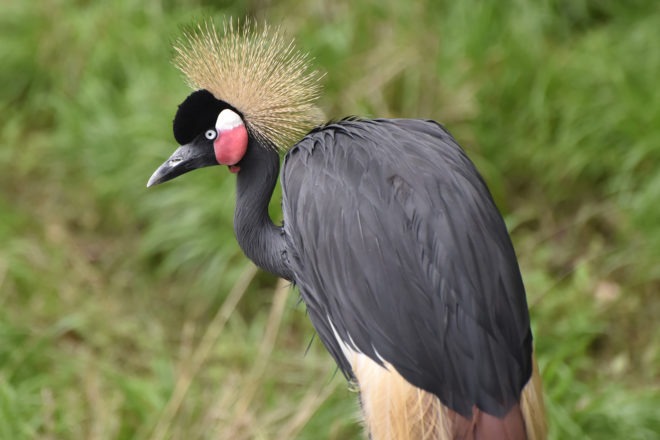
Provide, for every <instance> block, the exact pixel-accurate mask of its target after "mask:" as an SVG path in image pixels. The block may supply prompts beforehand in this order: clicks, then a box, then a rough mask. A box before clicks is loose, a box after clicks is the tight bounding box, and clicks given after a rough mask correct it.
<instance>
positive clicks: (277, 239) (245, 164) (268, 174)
mask: <svg viewBox="0 0 660 440" xmlns="http://www.w3.org/2000/svg"><path fill="white" fill-rule="evenodd" d="M279 168H280V162H279V156H278V154H277V152H275V151H273V150H271V149H268V148H265V147H263V146H262V145H260V144H258V143H257V142H256V141H254V140H251V141H250V146H249V147H248V151H247V154H246V155H245V157H244V158H243V160H242V161H241V170H240V171H239V172H238V175H237V182H236V211H235V212H234V231H235V233H236V238H237V240H238V244H239V245H240V246H241V249H243V252H244V253H245V255H247V257H248V258H249V259H250V260H252V261H253V262H254V263H255V264H256V265H257V266H259V267H261V268H262V269H264V270H266V271H268V272H270V273H273V274H275V275H277V276H279V277H282V278H285V279H288V280H291V279H292V274H291V271H290V269H289V268H288V267H287V266H286V264H285V263H284V253H285V251H286V242H285V239H284V235H283V231H282V228H281V227H280V226H276V225H275V224H273V222H272V220H271V219H270V216H269V215H268V202H269V201H270V198H271V196H272V195H273V190H274V189H275V184H276V183H277V175H278V172H279Z"/></svg>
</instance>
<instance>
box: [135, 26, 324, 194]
mask: <svg viewBox="0 0 660 440" xmlns="http://www.w3.org/2000/svg"><path fill="white" fill-rule="evenodd" d="M174 49H175V51H176V57H175V59H174V63H175V65H176V66H177V67H178V68H179V70H181V72H182V73H183V74H184V75H185V77H186V79H187V82H188V84H189V85H190V86H191V87H192V88H193V89H195V91H194V92H193V93H192V94H190V95H189V96H188V97H187V98H186V99H185V100H184V101H183V102H182V103H181V105H179V108H178V110H177V112H176V115H175V117H174V123H173V128H174V138H175V139H176V141H177V142H178V143H179V144H180V147H179V148H177V149H176V151H175V152H174V153H173V154H172V155H171V156H170V158H169V159H168V160H166V161H165V162H164V163H163V164H162V165H161V166H160V167H159V168H158V169H157V170H156V171H155V172H154V174H153V175H152V176H151V178H150V179H149V182H148V183H147V186H148V187H149V186H153V185H156V184H159V183H162V182H166V181H168V180H171V179H173V178H175V177H178V176H180V175H181V174H184V173H186V172H188V171H192V170H194V169H197V168H202V167H207V166H211V165H227V166H228V167H229V170H230V171H231V172H234V173H237V172H240V169H241V166H243V163H242V161H243V159H244V158H245V157H246V156H247V153H248V149H250V148H261V149H265V150H268V149H270V150H274V151H277V150H279V151H284V150H286V149H287V148H289V147H290V146H291V145H293V144H294V143H295V142H296V141H298V140H299V139H300V138H301V137H302V136H303V135H304V134H305V133H306V132H307V131H309V130H310V129H311V128H312V127H314V126H315V125H318V124H319V123H320V122H321V120H322V113H321V112H320V110H319V109H318V107H316V106H315V105H314V101H315V100H316V98H317V97H318V95H319V92H320V85H319V80H320V75H319V74H318V72H316V71H312V70H311V69H310V67H309V65H310V62H309V58H308V56H307V55H306V54H304V53H301V52H298V51H296V50H295V48H294V46H293V43H292V42H290V41H287V40H286V39H285V38H284V37H283V36H282V34H281V32H280V31H279V30H277V29H275V30H271V29H270V28H269V27H268V26H263V27H262V29H258V28H257V26H255V25H252V24H251V23H250V22H247V21H246V22H244V23H242V24H241V23H238V24H237V25H236V26H234V25H233V23H232V22H231V21H229V22H228V23H226V24H225V25H224V26H223V31H222V33H219V32H218V31H217V30H216V28H215V26H213V25H212V24H210V23H206V24H203V25H199V26H197V27H196V28H194V29H192V30H190V31H187V32H185V33H184V35H183V36H182V37H181V38H180V39H179V40H178V41H177V43H176V44H175V47H174Z"/></svg>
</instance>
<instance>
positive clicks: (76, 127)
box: [0, 0, 660, 440]
mask: <svg viewBox="0 0 660 440" xmlns="http://www.w3.org/2000/svg"><path fill="white" fill-rule="evenodd" d="M229 15H233V16H239V17H240V16H245V15H248V16H251V17H256V18H258V19H259V20H262V21H263V20H266V21H268V22H270V23H272V24H277V25H281V26H282V27H283V28H284V29H285V30H286V31H287V33H288V34H289V35H291V36H292V37H295V38H296V40H297V42H298V44H299V45H300V46H302V47H303V48H304V49H305V50H307V51H309V52H310V53H311V54H312V55H313V57H314V58H315V63H316V67H317V68H318V69H320V70H322V71H323V72H325V73H326V76H325V79H324V84H325V92H324V95H323V98H322V101H321V106H322V107H323V109H324V111H325V112H326V114H327V116H328V117H329V118H330V117H333V118H336V117H342V116H345V115H351V114H357V115H362V116H383V117H388V116H396V117H420V118H433V119H436V120H438V121H441V122H443V123H444V124H445V125H446V126H447V127H448V128H449V130H450V131H452V132H453V134H454V135H455V137H456V138H457V139H458V140H459V141H460V142H461V143H462V145H463V146H464V148H465V149H466V150H467V151H468V153H469V155H470V157H472V159H473V160H474V161H475V162H476V164H477V165H478V167H479V168H480V170H481V171H482V173H483V175H484V177H485V179H486V180H487V182H488V184H489V185H490V187H491V190H492V192H493V194H494V196H495V198H496V200H497V203H498V205H499V206H500V208H501V210H502V212H503V214H504V215H505V218H506V221H507V224H508V226H509V229H510V231H511V234H512V237H513V241H514V243H515V246H516V249H517V252H518V255H519V258H520V263H521V267H522V271H523V275H524V279H525V283H526V286H527V290H528V297H529V304H530V307H531V314H532V318H533V327H534V331H535V337H536V341H535V344H536V353H537V357H538V360H539V363H540V366H541V369H542V371H543V377H544V381H545V389H546V403H547V406H548V413H549V419H550V428H551V434H552V435H551V437H552V438H553V439H569V438H570V439H577V438H580V439H626V440H629V439H656V438H659V437H660V388H659V378H660V331H659V325H658V321H659V318H658V317H659V316H660V302H659V301H658V290H659V288H660V264H659V263H660V87H659V84H660V3H658V2H657V1H642V0H633V1H627V2H621V1H615V0H540V1H533V0H529V1H526V0H503V1H499V2H484V1H480V0H464V1H438V0H421V1H403V0H360V1H356V0H334V1H331V2H320V1H314V0H306V1H300V2H299V1H295V0H283V1H279V2H275V1H272V2H271V1H267V0H252V1H243V2H229V1H221V2H212V1H210V0H209V1H201V0H200V1H188V2H184V1H174V0H170V1H166V0H162V1H156V0H145V1H138V0H118V1H115V2H93V1H84V0H79V1H64V0H44V1H39V2H21V1H18V0H15V1H11V0H10V1H9V2H7V1H5V2H3V3H2V5H0V110H1V112H0V117H1V122H0V214H1V217H0V305H1V306H0V439H22V438H26V439H27V438H42V439H69V438H70V439H83V438H84V439H209V438H222V439H224V438H231V439H253V438H254V439H284V438H300V439H317V438H330V439H353V438H361V434H360V429H359V426H358V424H357V423H356V420H357V418H356V416H355V413H356V408H357V404H356V398H355V397H356V396H355V394H354V393H352V392H350V391H349V390H348V389H347V387H346V385H345V382H344V380H343V378H342V377H341V375H340V374H337V373H336V370H335V367H334V365H333V363H332V361H331V359H330V357H329V356H328V355H327V354H326V353H325V351H324V349H323V348H322V347H321V345H320V343H319V342H318V341H317V340H314V341H313V342H311V345H310V340H311V339H312V335H313V331H312V328H311V326H310V325H309V323H308V321H307V318H306V316H305V311H304V306H303V305H301V304H299V303H298V299H297V295H296V294H295V293H292V292H291V291H290V290H289V289H287V288H286V286H284V288H280V289H279V290H278V289H277V288H276V287H277V280H276V279H274V278H273V277H271V276H268V275H266V274H263V273H261V272H258V271H257V270H255V268H254V267H253V266H252V264H251V263H249V262H248V261H247V260H246V259H245V258H244V257H243V256H242V255H241V253H240V251H239V249H238V247H237V245H236V243H235V240H234V237H233V232H232V211H233V203H234V194H233V192H234V178H233V176H232V175H230V174H229V173H227V172H226V170H225V169H220V168H217V169H205V170H202V171H198V172H195V173H192V174H190V175H186V176H185V177H184V178H181V179H179V180H177V181H176V182H175V183H170V184H166V185H163V186H161V187H156V188H154V189H151V190H146V189H145V182H146V181H147V178H148V177H149V176H150V174H151V172H152V171H153V170H154V169H155V168H156V167H157V166H158V165H159V164H160V163H161V162H162V161H163V160H164V159H165V158H166V157H167V156H168V155H169V153H170V152H171V151H172V150H173V149H174V147H175V142H174V140H173V137H172V135H171V119H172V116H173V114H174V111H175V109H176V106H177V104H178V103H180V102H181V101H182V100H183V98H184V97H185V96H186V95H187V93H189V90H187V89H186V87H185V85H184V82H183V81H182V79H181V77H180V76H179V74H178V72H177V71H176V70H175V69H174V68H173V67H172V65H171V63H170V60H171V57H172V50H171V44H170V43H171V41H172V40H173V39H175V38H176V37H177V36H178V35H179V32H180V28H181V26H183V25H186V24H189V23H190V22H191V21H193V20H194V19H195V18H200V17H208V16H212V17H215V18H216V20H218V21H220V20H222V19H223V17H226V16H229ZM278 197H279V196H278ZM278 202H279V199H278V198H277V199H276V200H274V202H273V205H272V213H273V216H274V217H278V215H279V214H278V213H279V211H278V207H277V205H278ZM280 287H282V286H280ZM308 345H309V349H308V350H307V348H308Z"/></svg>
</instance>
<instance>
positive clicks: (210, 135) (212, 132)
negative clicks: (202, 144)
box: [204, 130, 216, 140]
mask: <svg viewBox="0 0 660 440" xmlns="http://www.w3.org/2000/svg"><path fill="white" fill-rule="evenodd" d="M215 136H216V133H215V130H206V133H204V137H205V138H206V139H208V140H213V139H215Z"/></svg>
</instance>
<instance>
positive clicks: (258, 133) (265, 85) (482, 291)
mask: <svg viewBox="0 0 660 440" xmlns="http://www.w3.org/2000/svg"><path fill="white" fill-rule="evenodd" d="M175 49H176V51H177V57H176V59H175V63H176V64H177V66H178V67H179V68H180V70H181V71H182V72H183V73H184V74H185V76H186V77H187V79H188V82H189V84H190V85H191V86H192V87H193V89H195V92H193V93H192V94H191V95H190V96H188V97H187V98H186V99H185V100H184V101H183V103H182V104H181V105H180V106H179V109H178V111H177V112H176V116H175V118H174V137H175V138H176V140H177V142H178V143H179V144H181V146H180V147H179V148H178V149H177V150H176V151H175V152H174V154H172V156H171V157H170V158H169V159H168V160H167V161H166V162H165V163H163V165H161V166H160V168H158V169H157V170H156V172H155V173H154V174H153V176H151V179H149V183H148V184H147V186H152V185H155V184H158V183H162V182H165V181H167V180H170V179H173V178H175V177H177V176H179V175H181V174H183V173H186V172H188V171H192V170H194V169H197V168H202V167H206V166H211V165H227V166H228V167H229V171H231V172H232V173H236V179H237V187H236V192H237V194H236V210H235V215H234V230H235V233H236V238H237V239H238V243H239V244H240V246H241V248H242V249H243V251H244V252H245V254H246V255H247V256H248V258H250V259H251V260H252V261H254V263H256V264H257V266H259V267H261V268H263V269H264V270H266V271H268V272H271V273H273V274H275V275H277V276H279V277H282V278H285V279H287V280H290V281H291V282H292V283H294V284H295V285H296V286H297V287H298V289H300V295H301V296H302V299H303V300H304V302H305V304H306V306H307V310H308V313H309V317H310V319H311V321H312V324H313V325H314V328H315V329H316V331H317V333H318V335H319V337H320V339H321V341H322V342H323V344H324V345H325V347H326V348H327V349H328V351H329V352H330V354H331V355H332V357H333V358H334V360H335V361H336V362H337V365H338V366H339V368H340V369H341V371H342V372H343V373H344V375H345V376H346V377H347V379H348V380H349V381H351V382H353V383H355V384H356V385H357V387H358V389H359V392H360V402H361V406H362V412H363V415H364V420H365V425H366V429H367V431H368V433H369V435H370V438H372V439H373V440H384V439H392V440H394V439H397V440H398V439H509V440H513V439H516V440H518V439H543V438H545V420H544V413H543V403H542V397H541V390H540V381H539V378H538V377H539V376H538V373H537V370H536V368H535V366H534V361H533V356H532V333H531V330H530V324H529V315H528V310H527V302H526V299H525V290H524V287H523V283H522V280H521V276H520V271H519V268H518V263H517V260H516V255H515V253H514V250H513V246H512V244H511V241H510V239H509V235H508V233H507V230H506V227H505V225H504V222H503V220H502V217H501V216H500V214H499V212H498V210H497V208H496V206H495V204H494V202H493V200H492V198H491V195H490V193H489V191H488V188H487V187H486V184H485V183H484V181H483V179H482V178H481V177H480V175H479V173H478V172H477V170H476V169H475V167H474V165H473V164H472V162H470V159H468V157H467V156H466V155H465V153H464V152H463V150H462V149H461V147H459V145H458V143H457V142H456V140H455V139H454V138H453V137H452V136H451V135H450V134H449V132H447V130H445V129H444V128H443V127H442V126H441V125H440V124H438V123H436V122H433V121H424V120H414V119H374V120H366V119H356V118H351V119H345V120H341V121H339V122H334V123H328V124H325V125H318V123H319V122H320V121H319V115H320V113H319V111H318V110H317V108H316V107H315V106H314V100H315V99H316V97H317V96H318V94H319V85H318V82H319V81H318V80H319V76H318V75H317V74H316V73H315V72H312V71H310V70H309V67H308V64H309V63H308V59H307V57H306V56H305V55H302V54H300V53H298V52H296V51H295V50H294V48H293V46H292V44H291V43H289V42H287V40H285V39H284V38H283V37H282V36H281V34H280V33H279V32H277V31H274V32H270V31H269V30H268V29H267V28H265V29H264V30H262V31H258V32H257V31H256V30H255V27H254V26H252V27H251V26H249V25H243V26H239V27H236V26H231V25H229V26H225V27H224V31H223V32H221V33H218V32H216V30H215V28H214V27H213V26H210V25H207V26H200V27H198V28H197V29H196V30H194V31H192V32H189V33H187V34H186V35H185V36H184V37H183V38H182V39H181V40H180V41H179V42H178V43H177V46H176V47H175ZM314 127H315V128H314ZM310 129H311V131H310ZM305 133H307V134H305ZM287 150H288V151H287ZM281 151H287V152H286V155H285V156H284V161H283V165H282V171H281V173H282V177H281V179H282V193H283V197H282V211H283V215H284V222H283V225H281V226H280V225H276V224H274V223H273V222H272V220H271V219H270V217H269V215H268V202H269V200H270V198H271V196H272V193H273V189H274V187H275V184H276V182H277V178H278V172H279V169H280V155H279V152H281Z"/></svg>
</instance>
